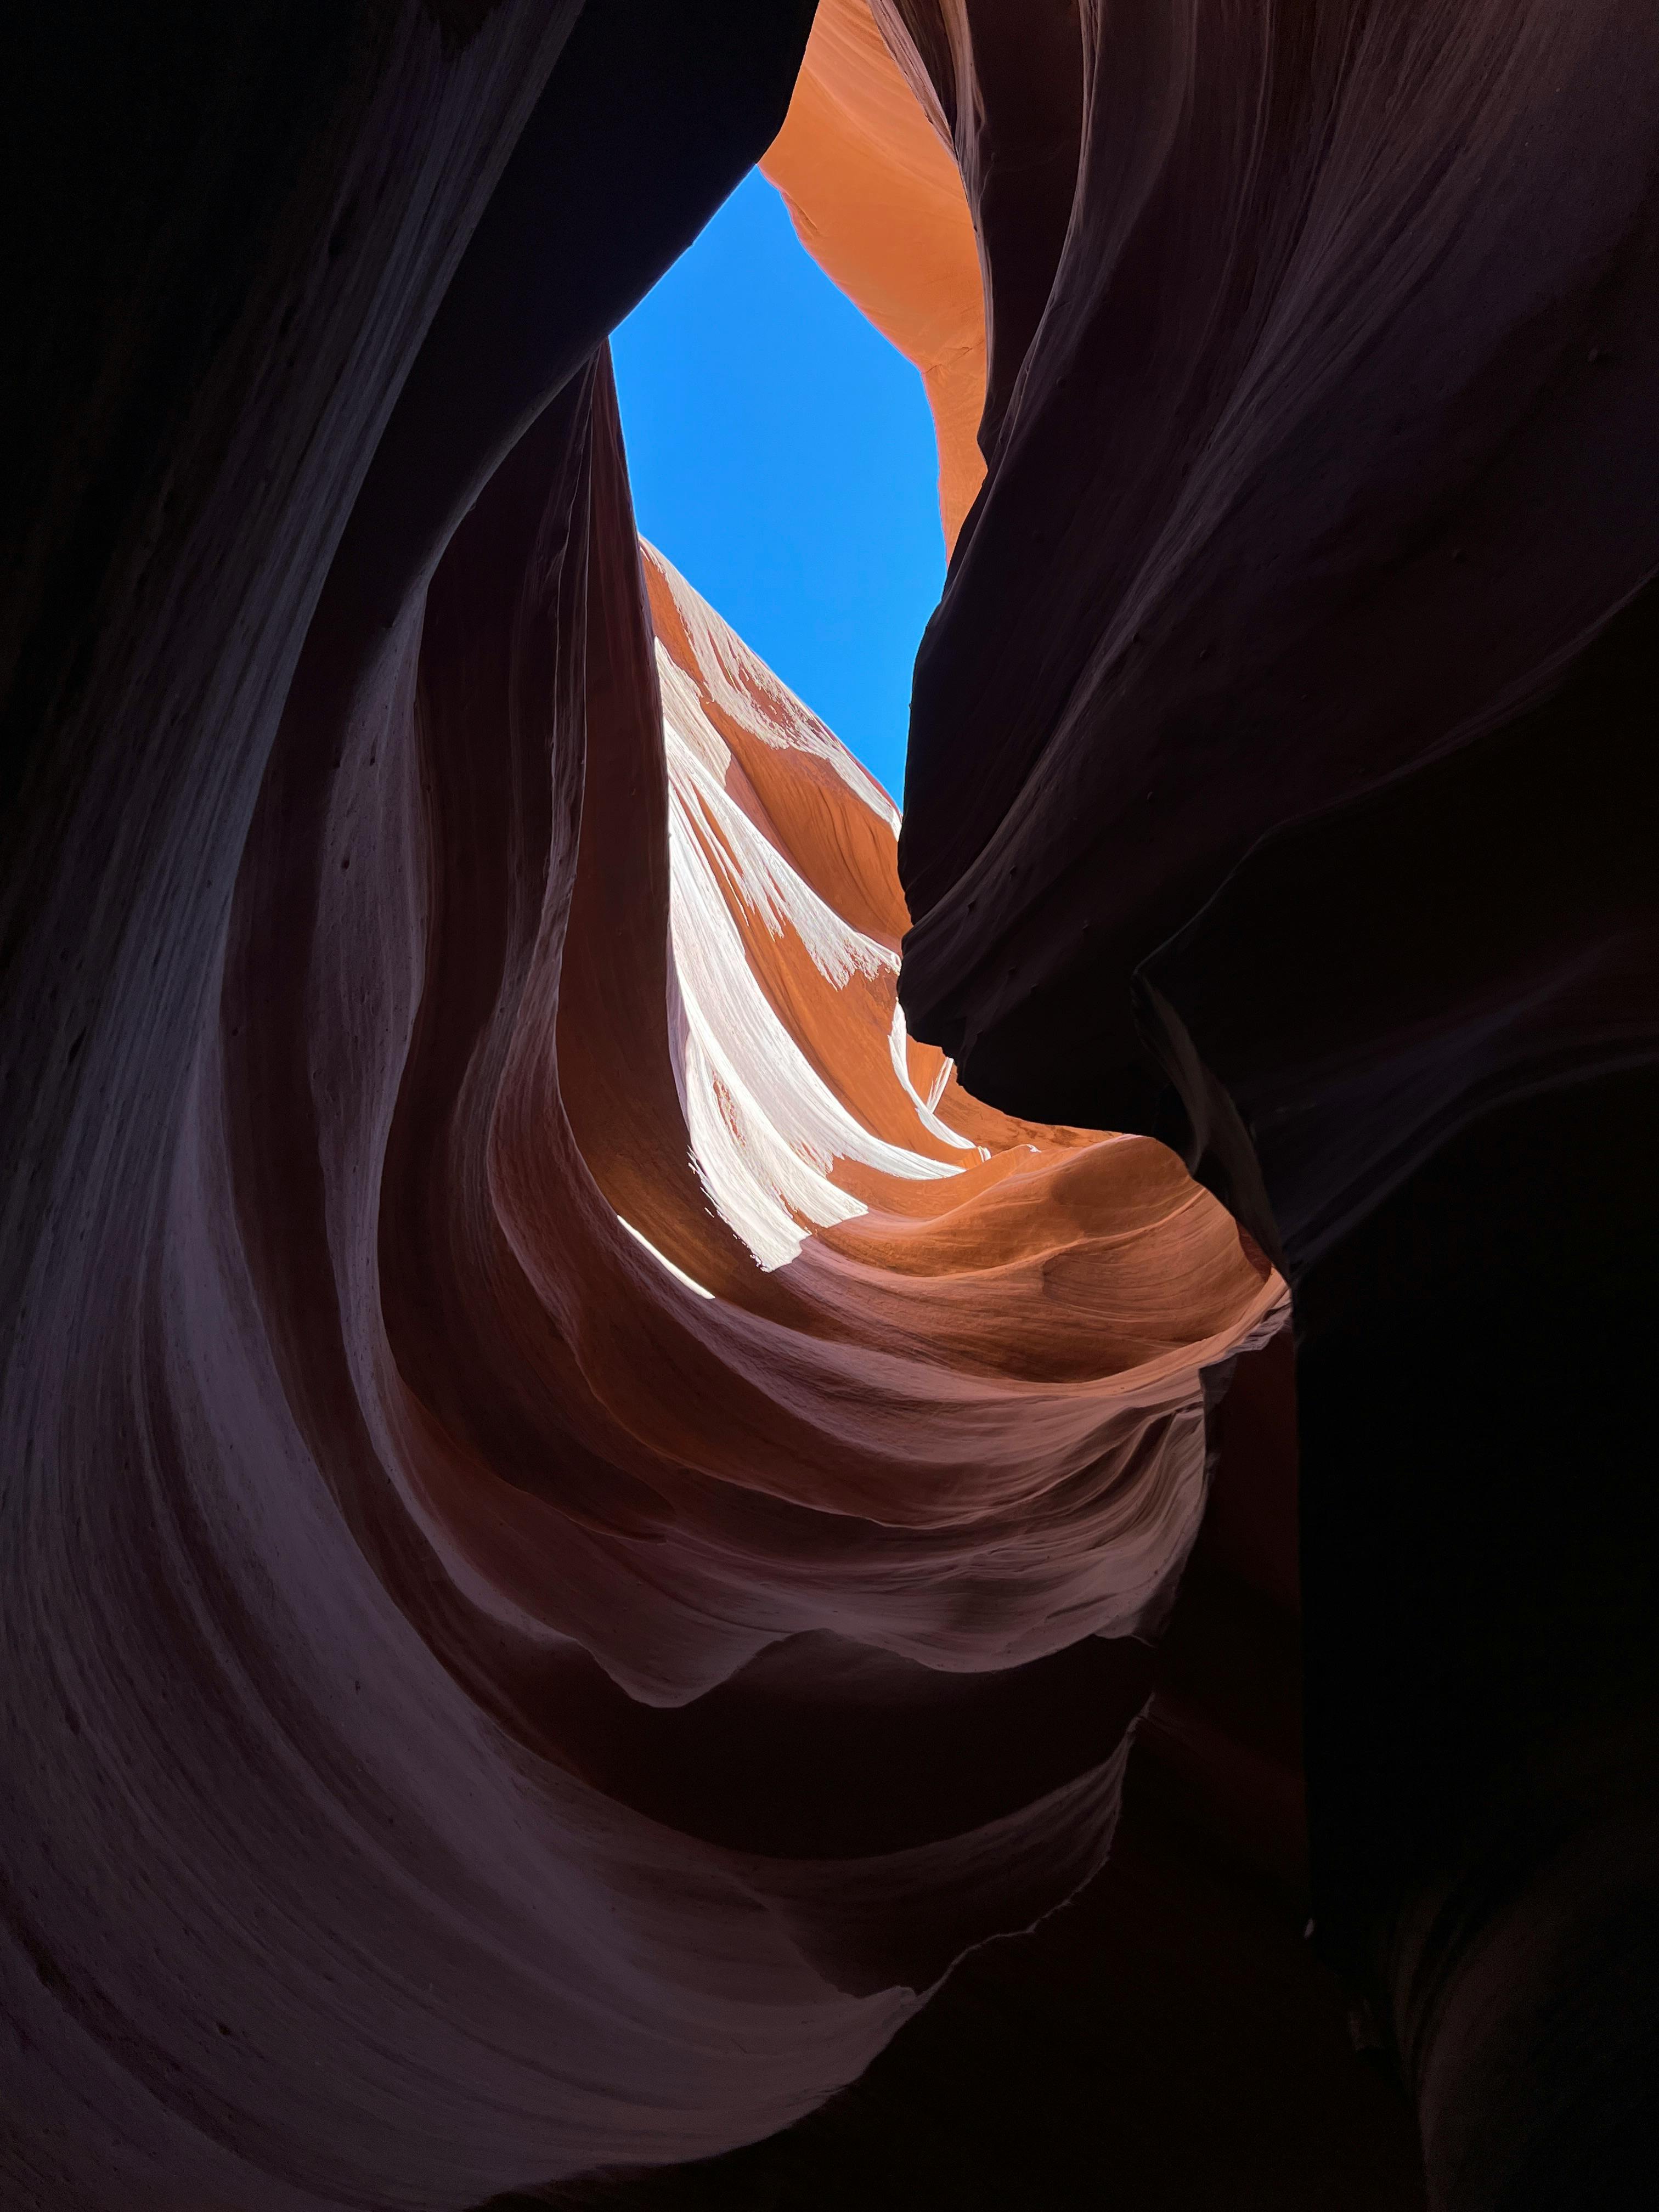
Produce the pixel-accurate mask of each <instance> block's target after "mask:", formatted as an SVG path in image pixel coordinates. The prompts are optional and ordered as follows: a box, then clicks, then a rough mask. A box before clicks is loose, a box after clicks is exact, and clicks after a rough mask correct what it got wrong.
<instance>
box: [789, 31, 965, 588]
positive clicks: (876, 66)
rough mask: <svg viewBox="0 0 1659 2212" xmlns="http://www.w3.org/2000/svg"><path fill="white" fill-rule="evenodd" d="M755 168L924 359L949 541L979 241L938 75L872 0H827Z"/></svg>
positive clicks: (894, 333) (958, 503) (956, 527)
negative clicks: (899, 43)
mask: <svg viewBox="0 0 1659 2212" xmlns="http://www.w3.org/2000/svg"><path fill="white" fill-rule="evenodd" d="M901 51H902V49H901ZM761 167H762V168H763V171H764V172H765V173H766V175H767V176H768V177H769V178H770V179H771V180H772V182H773V183H774V184H775V185H776V186H777V188H778V190H779V191H781V193H782V195H783V197H784V200H785V203H786V204H787V207H788V209H789V212H790V215H791V216H793V220H794V224H795V228H796V230H797V231H798V232H799V234H800V239H801V242H802V244H803V245H804V246H805V247H806V249H807V251H808V252H809V253H811V255H812V256H813V258H815V259H816V260H817V262H818V263H819V264H820V265H821V266H822V267H823V270H824V271H825V272H826V274H827V275H829V276H832V277H833V278H834V279H835V281H836V283H837V284H839V285H840V287H841V289H842V291H844V292H845V293H847V294H848V296H849V297H850V298H851V299H853V300H854V301H856V302H857V304H858V306H859V307H861V308H862V309H863V311H864V313H866V315H867V316H868V317H869V319H870V320H871V321H872V323H873V324H874V325H875V326H876V328H877V329H878V331H881V332H882V333H883V335H884V337H889V338H890V339H891V340H892V342H893V343H894V344H895V345H896V347H897V348H898V349H899V351H900V352H901V353H902V354H904V355H906V356H908V359H910V360H911V361H913V362H915V365H916V367H917V368H919V369H920V370H921V378H922V382H923V384H924V385H925V386H926V387H927V400H928V404H929V406H930V407H931V408H932V409H933V427H934V429H935V431H936V433H937V435H938V438H939V510H940V514H941V518H942V520H943V522H944V525H945V550H946V551H947V552H948V551H949V550H950V549H951V546H953V545H954V544H956V541H957V532H958V531H960V529H961V528H962V525H963V519H964V517H965V516H966V514H967V513H968V510H969V507H971V506H972V505H973V502H974V498H975V494H976V493H977V492H978V490H979V488H980V485H981V483H983V481H984V478H985V461H984V458H983V456H982V455H981V452H980V450H979V442H978V434H979V425H980V417H981V415H982V414H983V412H984V409H985V295H984V288H983V285H982V283H981V276H980V264H979V247H978V242H977V240H976V238H975V230H974V223H973V218H972V216H971V215H970V214H969V206H968V196H967V193H966V191H964V190H963V179H962V172H961V171H960V169H959V168H958V167H957V163H956V161H955V159H954V158H953V154H952V149H951V143H950V137H949V133H948V131H946V129H945V121H944V118H943V116H942V114H941V113H940V112H939V108H938V106H937V103H936V102H935V101H934V100H933V97H932V87H931V86H930V85H929V84H928V83H927V80H926V78H925V77H921V76H920V75H918V77H917V81H916V82H914V83H913V82H908V81H907V79H906V78H905V77H904V76H902V74H901V73H900V70H899V66H898V64H897V62H896V60H895V58H894V56H893V54H892V52H890V50H889V47H888V45H887V42H886V40H884V38H883V36H882V34H881V32H880V30H879V29H878V27H877V23H876V21H875V18H874V16H873V15H872V13H871V10H870V6H869V0H819V5H818V10H817V15H816V16H815V17H814V18H813V22H812V35H811V38H810V39H809V40H807V42H806V54H805V59H804V61H803V62H802V64H801V73H800V76H799V78H798V79H797V81H796V84H795V90H794V94H793V97H792V99H791V100H790V102H789V113H788V116H787V118H786V120H785V123H784V126H783V129H782V130H781V131H780V132H779V133H778V136H777V137H775V139H774V140H773V142H772V143H771V145H770V146H769V147H768V149H767V150H766V154H765V155H764V157H763V160H762V162H761Z"/></svg>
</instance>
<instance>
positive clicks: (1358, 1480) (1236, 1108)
mask: <svg viewBox="0 0 1659 2212" xmlns="http://www.w3.org/2000/svg"><path fill="white" fill-rule="evenodd" d="M878 16H879V20H880V21H881V23H882V25H883V27H884V31H885V32H886V34H887V35H888V37H889V39H890V41H891V43H892V45H893V48H894V51H895V53H896V58H897V59H898V60H899V62H900V64H901V67H902V69H903V70H904V71H905V72H906V73H907V75H908V76H910V77H911V78H912V79H913V80H915V78H917V77H918V76H921V77H924V78H925V79H926V80H927V83H928V84H930V85H931V87H932V88H933V97H934V99H935V100H937V102H938V104H939V108H940V110H941V112H943V114H944V116H945V119H946V122H947V124H948V125H949V128H950V131H951V135H952V140H953V143H954V145H955V147H956V150H957V155H958V160H959V163H960V166H961V168H962V172H963V177H964V180H965V181H966V184H967V186H968V190H969V200H970V204H972V205H973V208H974V212H975V225H976V228H977V231H978V234H979V238H980V243H981V258H982V260H983V263H984V265H985V268H986V272H987V278H986V289H987V303H988V313H989V318H990V331H989V338H988V348H989V361H990V377H989V386H988V392H987V411H986V416H985V421H984V423H983V425H982V427H981V443H982V445H983V448H984V452H985V454H986V459H987V477H986V482H985V485H984V488H983V490H982V491H981V495H980V497H979V499H978V501H977V502H976V505H975V508H974V511H973V513H972V514H971V515H970V517H969V520H968V523H967V525H966V526H965V527H964V529H963V533H962V535H961V537H960V538H959V540H958V542H957V550H956V554H955V556H954V560H953V562H952V567H951V574H950V578H949V580H948V582H947V585H946V588H945V596H944V600H943V603H942V605H941V606H940V609H939V612H938V613H937V615H936V616H935V617H934V619H933V622H932V623H931V624H930V626H929V629H928V631H927V636H926V638H925V640H924V641H923V644H922V647H921V653H920V656H919V659H918V665H917V673H916V684H915V698H914V717H913V726H912V739H911V748H910V754H909V763H908V772H907V784H906V817H905V824H904V829H903V834H902V841H901V872H902V877H903V879H904V884H905V888H906V892H907V895H908V900H909V902H910V906H911V908H912V912H913V915H914V916H915V927H914V928H913V929H912V931H911V933H910V934H909V936H908V938H907V939H906V943H905V951H904V960H903V965H902V975H901V999H902V1004H903V1005H904V1006H905V1009H906V1012H907V1015H908V1018H909V1020H910V1023H911V1025H912V1027H913V1029H914V1030H915V1031H916V1032H917V1033H918V1034H919V1035H921V1036H926V1037H928V1038H931V1039H933V1041H934V1042H936V1043H938V1044H939V1046H940V1047H941V1048H943V1049H945V1050H948V1051H950V1052H951V1053H953V1054H956V1055H957V1058H958V1060H959V1061H960V1063H961V1066H962V1069H963V1079H964V1080H965V1081H966V1082H967V1083H968V1084H969V1085H970V1086H971V1087H972V1088H974V1089H975V1091H977V1092H978V1093H979V1094H980V1095H981V1096H983V1097H987V1098H989V1099H993V1100H994V1101H995V1102H996V1103H999V1104H1000V1105H1001V1106H1003V1107H1004V1108H1006V1109H1008V1110H1010V1111H1014V1112H1020V1113H1026V1114H1032V1115H1055V1116H1057V1117H1061V1118H1066V1119H1070V1120H1075V1121H1085V1122H1094V1123H1101V1124H1107V1125H1109V1126H1112V1127H1121V1128H1139V1129H1144V1130H1148V1131H1152V1132H1156V1133H1159V1134H1161V1135H1163V1136H1164V1137H1165V1138H1166V1139H1167V1140H1168V1141H1169V1142H1170V1143H1171V1144H1172V1145H1174V1146H1176V1147H1177V1148H1178V1149H1180V1150H1181V1151H1182V1152H1183V1154H1184V1156H1185V1158H1187V1160H1188V1164H1189V1165H1190V1166H1191V1167H1192V1168H1193V1170H1194V1172H1195V1173H1196V1174H1198V1175H1199V1176H1200V1178H1201V1179H1202V1180H1204V1181H1205V1182H1206V1184H1207V1185H1208V1186H1209V1187H1211V1188H1214V1189H1216V1190H1217V1191H1218V1192H1219V1193H1221V1194H1223V1195H1224V1196H1225V1197H1226V1199H1227V1200H1228V1202H1229V1203H1230V1205H1231V1206H1232V1207H1233V1208H1234V1210H1235V1211H1236V1212H1237V1214H1238V1216H1239V1218H1241V1219H1242V1220H1243V1222H1245V1223H1246V1224H1247V1225H1249V1228H1250V1229H1251V1230H1252V1231H1253V1232H1254V1233H1255V1236H1256V1237H1258V1238H1259V1240H1260V1241H1261V1243H1262V1245H1263V1246H1264V1248H1265V1249H1268V1250H1269V1251H1271V1252H1273V1254H1274V1255H1276V1256H1277V1257H1279V1259H1280V1260H1281V1261H1282V1263H1283V1265H1284V1266H1285V1269H1286V1272H1287V1274H1288V1276H1289V1279H1291V1284H1292V1286H1293V1291H1294V1295H1295V1299H1296V1307H1297V1378H1298V1379H1297V1392H1298V1401H1299V1416H1300V1419H1299V1425H1300V1434H1301V1449H1302V1491H1301V1510H1302V1537H1303V1545H1302V1560H1303V1579H1304V1594H1305V1597H1306V1611H1305V1618H1306V1625H1307V1637H1308V1641H1307V1646H1306V1654H1307V1668H1308V1674H1307V1679H1308V1684H1309V1723H1310V1734H1309V1750H1308V1756H1309V1786H1310V1821H1311V1840H1312V1846H1313V1857H1312V1878H1313V1888H1314V1895H1315V1908H1316V1919H1317V1923H1318V1929H1319V1940H1320V1943H1321V1948H1322V1951H1323V1953H1324V1955H1325V1956H1326V1957H1327V1958H1328V1959H1329V1960H1331V1961H1332V1962H1333V1963H1334V1964H1336V1965H1338V1966H1340V1968H1341V1969H1342V1971H1343V1972H1345V1973H1346V1975H1347V1976H1348V1977H1349V1978H1350V1981H1351V1984H1352V1986H1353V1987H1354V1989H1355V1990H1356V2002H1357V2004H1358V2015H1357V2017H1358V2022H1359V2026H1358V2034H1359V2037H1360V2039H1361V2041H1362V2042H1364V2044H1366V2045H1369V2046H1371V2047H1374V2048H1375V2049H1376V2050H1377V2051H1379V2052H1380V2053H1382V2054H1383V2057H1384V2060H1385V2063H1390V2064H1392V2065H1394V2066H1395V2068H1396V2069H1397V2071H1398V2074H1399V2075H1400V2078H1401V2080H1402V2081H1403V2082H1404V2083H1405V2084H1406V2085H1407V2087H1408V2088H1409V2089H1410V2090H1411V2092H1412V2093H1413V2095H1414V2096H1415V2097H1416V2098H1417V2099H1418V2100H1419V2112H1420V2115H1421V2118H1422V2122H1423V2127H1424V2140H1425V2150H1426V2153H1427V2156H1428V2162H1429V2186H1430V2193H1431V2202H1432V2203H1434V2204H1436V2205H1437V2206H1447V2207H1451V2206H1455V2207H1457V2208H1459V2212H1466V2208H1467V2212H1474V2208H1483V2212H1484V2208H1497V2207H1500V2206H1501V2207H1503V2208H1505V2212H1518V2208H1520V2207H1522V2206H1524V2207H1527V2208H1533V2207H1534V2206H1535V2207H1550V2208H1554V2207H1557V2206H1565V2205H1570V2204H1575V2203H1577V2202H1579V2201H1582V2197H1583V2195H1584V2193H1586V2192H1588V2194H1589V2195H1591V2196H1593V2197H1595V2200H1596V2201H1597V2202H1598V2203H1606V2204H1609V2205H1614V2204H1616V2205H1619V2206H1620V2207H1623V2206H1626V2205H1630V2206H1632V2207H1634V2206H1636V2205H1638V2204H1640V2203H1644V2202H1645V2199H1646V2197H1647V2195H1648V2194H1649V2193H1650V2190H1651V2174H1652V2168H1653V2161H1654V2157H1655V2155H1656V2148H1659V2146H1656V2141H1655V2136H1654V2131H1653V2124H1652V2119H1651V2104H1650V2100H1649V2099H1648V2098H1647V2096H1646V2094H1645V2093H1644V2092H1643V2091H1641V2090H1640V2089H1638V2087H1637V2084H1638V2082H1639V2081H1641V2080H1642V2079H1643V2078H1644V2076H1645V2077H1646V2078H1648V2079H1651V2077H1652V2075H1653V2073H1654V2070H1655V2069H1656V2067H1659V2020H1656V2017H1655V2014H1654V2008H1653V2005H1652V2003H1651V2002H1650V1999H1649V1998H1648V1996H1646V1995H1645V1994H1644V1992H1645V1990H1647V1989H1649V1988H1650V1987H1651V1986H1652V1984H1653V1980H1654V1976H1655V1968H1656V1959H1659V1942H1656V1937H1655V1934H1654V1929H1655V1924H1656V1923H1655V1915H1654V1910H1653V1886H1652V1882H1651V1880H1650V1879H1648V1880H1646V1881H1641V1880H1638V1879H1637V1878H1635V1877H1634V1876H1633V1875H1632V1868H1633V1867H1634V1866H1636V1865H1637V1864H1638V1863H1642V1861H1643V1860H1644V1857H1645V1860H1646V1863H1647V1864H1648V1865H1649V1867H1651V1865H1652V1863H1653V1851H1654V1843H1653V1838H1654V1815H1653V1808H1652V1802H1651V1792H1650V1789H1649V1787H1648V1783H1647V1779H1646V1778H1647V1776H1648V1775H1649V1774H1650V1772H1651V1771H1652V1769H1653V1765H1654V1762H1655V1759H1656V1757H1659V1636H1656V1630H1655V1622H1656V1619H1659V1528H1656V1526H1655V1522H1654V1516H1653V1511H1652V1508H1651V1503H1650V1487H1649V1486H1647V1485H1646V1484H1645V1483H1644V1482H1643V1481H1641V1480H1638V1479H1637V1478H1635V1476H1634V1473H1633V1471H1634V1469H1635V1468H1637V1467H1638V1466H1641V1465H1644V1464H1645V1462H1646V1460H1647V1458H1648V1457H1649V1456H1650V1446H1649V1441H1648V1431H1649V1427H1650V1419H1649V1416H1648V1414H1647V1413H1646V1411H1645V1408H1644V1402H1643V1391H1642V1388H1641V1386H1640V1384H1639V1383H1638V1382H1637V1381H1636V1379H1635V1378H1636V1377H1637V1376H1638V1375H1639V1374H1641V1373H1642V1372H1644V1370H1645V1368H1646V1366H1647V1365H1648V1364H1650V1363H1649V1355H1648V1353H1647V1352H1646V1350H1645V1347H1646V1346H1647V1345H1649V1344H1650V1342H1651V1340H1652V1337H1653V1333H1654V1330H1655V1328H1656V1327H1659V1312H1656V1306H1655V1297H1654V1283H1653V1274H1652V1268H1651V1261H1650V1254H1651V1249H1652V1234H1653V1231H1652V1224H1653V1222H1654V1220H1655V1218H1656V1208H1659V1183H1656V1170H1655V1155H1654V1151H1653V1146H1652V1141H1651V1126H1652V1114H1653V1110H1654V1100H1653V1085H1654V1077H1655V1069H1656V1066H1659V1018H1656V1013H1659V928H1656V908H1655V902H1654V896H1653V880H1654V878H1653V869H1652V854H1653V849H1654V842H1653V840H1654V827H1655V822H1656V806H1655V799H1656V793H1655V787H1654V761H1655V754H1654V749H1653V745H1652V743H1651V720H1652V710H1651V702H1652V698H1653V694H1654V688H1655V681H1656V675H1659V652H1656V635H1655V619H1656V609H1659V599H1656V593H1659V581H1656V578H1659V431H1656V424H1659V414H1656V410H1655V404H1654V402H1655V396H1656V392H1659V286H1656V282H1655V272H1656V268H1659V190H1656V178H1659V124H1656V117H1659V27H1656V22H1655V19H1654V17H1653V15H1652V14H1651V12H1650V11H1649V10H1646V9H1641V8H1639V7H1636V6H1633V5H1627V4H1625V0H1596V4H1593V5H1591V6H1588V7H1584V8H1580V9H1573V10H1571V12H1567V11H1563V10H1562V9H1559V8H1557V7H1555V6H1553V5H1550V4H1543V0H1541V4H1536V5H1528V6H1523V7H1518V8H1509V7H1505V8H1498V7H1490V8H1489V7H1484V6H1475V7H1470V8H1464V9H1455V10H1446V9H1437V8H1433V7H1429V6H1419V5H1415V4H1411V0H1393V3H1392V4H1387V5H1383V6H1372V5H1360V4H1354V5H1345V4H1340V3H1339V4H1336V5H1334V6H1330V7H1322V8H1319V9H1278V10H1272V9H1256V10H1249V9H1246V10H1227V9H1197V8H1187V7H1183V6H1178V5H1167V4H1164V0H1146V4H1134V3H1133V0H1132V4H1128V5H1112V6H1105V5H1097V4H1094V0H1083V4H1081V5H1079V6H1076V7H1070V6H1062V7H1059V8H1056V9H1054V11H1052V14H1050V13H1049V12H1048V11H1044V13H1043V15H1042V21H1043V23H1045V24H1046V25H1048V27H1049V28H1050V30H1051V31H1052V34H1053V35H1052V36H1051V37H1050V38H1049V40H1048V43H1047V45H1046V46H1045V45H1044V43H1043V41H1042V40H1041V39H1038V38H1033V37H1028V36H1026V35H1025V32H1026V27H1027V24H1028V21H1029V20H1030V18H1029V12H1028V11H1027V10H1025V9H1022V8H1019V7H1016V6H1013V5H1008V4H1003V0H878ZM1041 118H1047V120H1046V122H1042V125H1041V137H1042V143H1043V145H1044V146H1045V147H1046V149H1047V150H1048V154H1049V155H1050V156H1051V159H1050V161H1049V163H1048V166H1047V167H1044V166H1043V165H1042V164H1041V163H1036V164H1033V163H1028V162H1024V161H1021V160H1019V159H1018V157H1017V155H1016V154H1015V149H1016V148H1017V147H1018V145H1020V144H1021V143H1023V142H1022V139H1021V132H1022V131H1029V130H1031V129H1034V128H1036V126H1037V125H1038V124H1039V121H1040V120H1041ZM1068 134H1069V135H1068ZM1051 187H1052V189H1051ZM1564 1484H1565V1485H1566V1486H1569V1487H1570V1488H1571V1504H1566V1503H1565V1493H1564V1487H1563V1486H1564ZM1615 1745H1616V1746H1618V1747H1619V1748H1618V1749H1617V1750H1614V1749H1613V1748H1612V1747H1613V1746H1615ZM1637 1747H1639V1749H1638V1748H1637ZM1575 1869H1576V1871H1575ZM1598 1870H1599V1871H1598Z"/></svg>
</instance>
